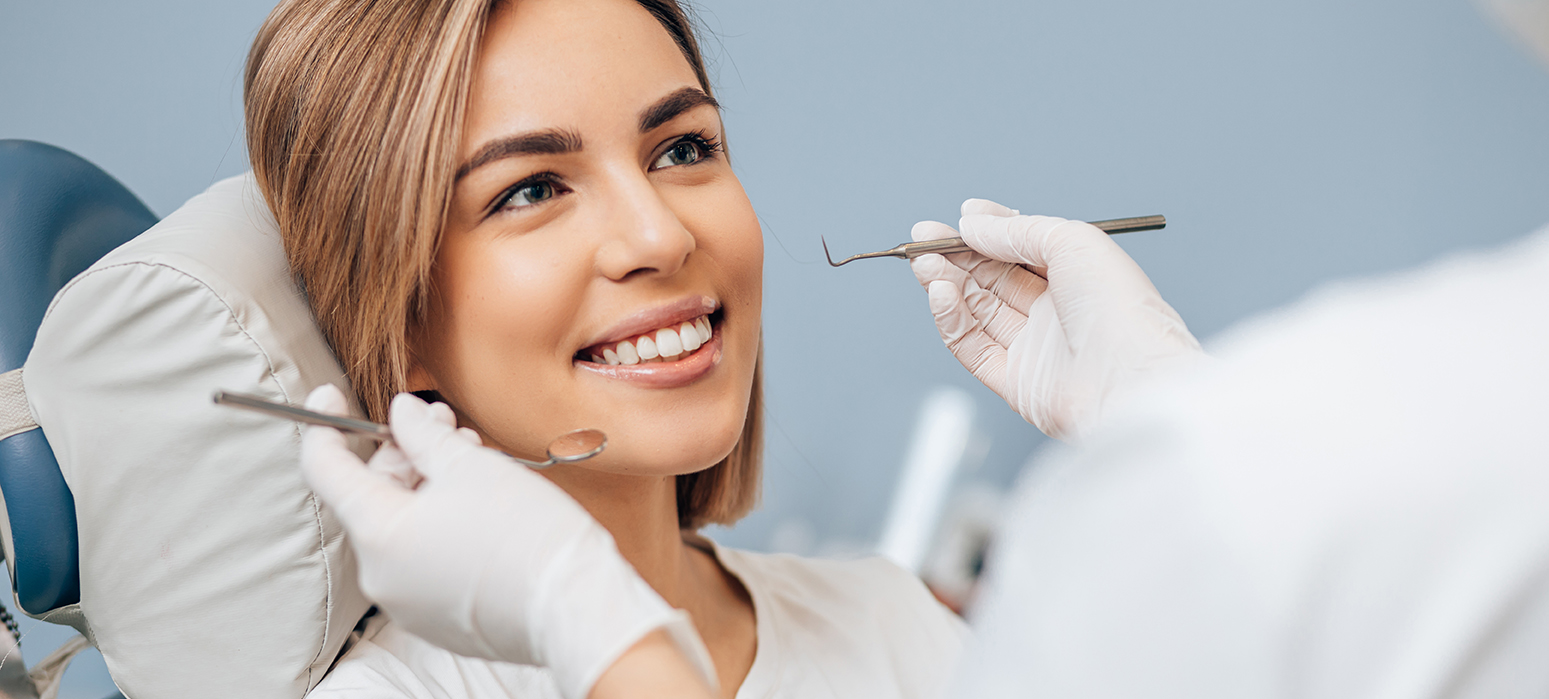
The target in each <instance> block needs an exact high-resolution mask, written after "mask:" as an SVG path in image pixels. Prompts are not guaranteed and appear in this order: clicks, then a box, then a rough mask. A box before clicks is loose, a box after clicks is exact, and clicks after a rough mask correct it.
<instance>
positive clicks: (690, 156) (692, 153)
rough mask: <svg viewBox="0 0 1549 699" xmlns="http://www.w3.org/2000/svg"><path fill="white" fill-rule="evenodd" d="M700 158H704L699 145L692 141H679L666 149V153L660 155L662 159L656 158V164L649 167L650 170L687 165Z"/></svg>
mask: <svg viewBox="0 0 1549 699" xmlns="http://www.w3.org/2000/svg"><path fill="white" fill-rule="evenodd" d="M702 157H704V153H702V152H700V150H699V144H697V143H694V142H692V141H680V142H678V143H675V144H673V146H672V147H671V148H668V149H667V152H666V153H662V157H660V158H657V159H656V163H655V164H654V165H652V166H651V167H652V169H657V168H664V167H672V166H674V165H689V164H691V163H696V162H699V159H700V158H702Z"/></svg>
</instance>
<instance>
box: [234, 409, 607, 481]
mask: <svg viewBox="0 0 1549 699" xmlns="http://www.w3.org/2000/svg"><path fill="white" fill-rule="evenodd" d="M213 398H214V400H215V403H216V404H217V405H226V406H231V407H233V408H243V409H245V410H252V411H254V412H259V413H263V414H265V415H270V416H273V417H279V418H285V419H287V420H295V421H296V422H304V423H307V424H309V425H322V426H324V427H332V428H334V429H336V430H340V431H342V432H352V433H354V434H359V435H365V436H366V437H369V438H371V439H374V440H377V441H379V442H391V441H393V431H392V429H391V428H389V427H388V426H387V425H383V424H381V423H378V422H371V421H369V420H359V419H356V418H350V417H341V416H339V415H329V414H327V413H319V412H316V411H313V410H307V409H306V408H302V407H299V406H295V405H290V404H289V403H276V402H274V401H270V400H265V399H263V398H259V397H258V396H251V395H247V394H245V393H233V392H231V391H216V392H215V395H214V396H213ZM607 447H608V436H607V435H606V434H603V432H602V430H593V429H579V430H574V431H571V432H566V433H565V434H562V435H560V436H559V437H557V438H555V440H554V441H552V442H550V443H549V448H548V450H547V452H546V454H547V456H548V457H549V458H548V460H547V461H528V460H527V459H523V458H520V457H515V456H511V458H512V459H513V460H515V461H516V462H518V463H520V464H522V465H524V466H526V467H528V468H533V469H545V468H548V467H550V466H553V465H555V464H573V463H576V462H578V461H585V460H587V459H590V458H592V457H594V456H596V455H598V454H601V453H602V450H603V449H606V448H607ZM507 456H510V454H507Z"/></svg>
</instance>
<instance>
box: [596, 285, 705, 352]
mask: <svg viewBox="0 0 1549 699" xmlns="http://www.w3.org/2000/svg"><path fill="white" fill-rule="evenodd" d="M719 307H720V304H718V303H716V301H715V299H713V298H710V297H709V296H703V295H699V294H695V295H693V296H685V297H683V298H681V299H678V300H677V301H673V302H671V303H665V304H662V305H660V306H656V307H654V308H647V309H645V310H643V311H639V312H637V313H634V314H631V315H630V316H628V317H626V318H624V319H623V320H620V321H619V322H617V323H614V324H613V327H610V328H608V329H607V330H606V331H604V332H603V333H602V334H601V335H599V336H598V337H597V339H595V340H592V341H591V342H588V343H586V344H585V345H583V346H582V349H585V348H588V347H596V346H597V345H606V344H612V343H615V342H622V341H624V340H632V339H634V338H636V337H639V336H641V335H644V334H646V333H648V332H650V331H652V330H656V329H657V328H663V327H667V326H670V325H677V324H679V323H686V322H688V321H691V320H693V319H695V318H698V317H699V316H702V315H707V314H710V313H714V312H715V311H716V309H717V308H719Z"/></svg>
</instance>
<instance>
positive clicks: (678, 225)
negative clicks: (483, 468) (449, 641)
mask: <svg viewBox="0 0 1549 699" xmlns="http://www.w3.org/2000/svg"><path fill="white" fill-rule="evenodd" d="M711 95H712V92H711V89H710V85H709V82H708V79H707V78H706V73H705V69H704V65H703V61H702V59H701V57H700V54H699V50H698V47H697V43H696V41H695V38H694V35H693V33H692V31H691V29H690V27H689V25H688V22H687V20H686V18H685V17H684V14H683V12H682V10H681V9H680V8H679V7H678V6H677V5H676V4H675V3H674V2H673V1H672V0H639V1H636V0H515V1H513V2H499V3H492V2H490V0H439V1H437V0H424V1H421V2H397V3H372V2H364V1H352V0H294V1H291V2H284V3H282V4H281V5H280V7H278V8H277V9H276V10H275V11H274V12H273V14H272V15H271V16H270V17H269V19H268V21H267V22H266V23H265V25H264V27H263V29H262V30H261V31H260V33H259V36H258V38H257V40H256V41H255V43H254V46H253V50H252V53H251V55H250V57H249V62H248V70H247V77H246V86H245V101H246V110H247V124H248V147H249V151H250V153H251V156H252V160H253V165H254V172H255V175H256V177H257V179H258V182H259V184H260V187H261V188H262V190H263V192H264V195H265V196H266V198H267V199H268V201H269V203H270V206H271V208H272V209H273V210H274V213H275V215H276V217H277V219H278V221H279V222H280V228H281V231H282V234H283V237H284V240H285V245H286V250H287V254H288V256H289V258H290V260H291V266H292V269H293V270H294V271H295V273H296V274H297V276H298V278H299V280H300V281H301V283H302V284H303V286H304V288H305V289H306V292H307V295H308V298H309V301H310V302H311V304H312V308H313V310H314V312H315V314H316V315H317V318H318V322H319V323H320V325H321V326H322V328H323V330H324V333H325V334H326V336H327V337H328V338H329V340H330V342H331V343H332V345H333V347H334V349H335V351H336V352H337V354H338V356H339V358H340V360H341V362H342V363H343V365H344V366H345V367H346V371H347V373H348V374H349V377H350V379H351V381H352V382H353V384H354V387H355V390H356V392H357V393H358V394H359V395H360V396H361V399H362V401H363V402H364V403H365V407H366V410H367V412H368V413H369V414H370V416H371V417H372V418H373V419H377V420H383V419H385V417H386V412H387V405H388V402H389V400H390V399H391V397H392V396H393V395H394V394H396V393H398V392H400V391H432V392H435V393H436V394H437V395H438V396H439V397H440V399H442V400H444V401H445V402H446V403H447V404H448V405H450V406H451V407H452V408H453V410H454V411H455V412H456V416H457V420H458V422H459V424H461V425H463V426H464V427H467V428H469V429H471V430H472V431H474V432H476V433H477V434H478V436H479V437H480V439H482V440H483V442H484V444H486V445H489V446H493V447H495V448H498V449H500V450H502V451H505V452H507V453H510V454H513V455H517V456H523V457H529V458H532V457H539V456H540V455H541V454H542V453H543V451H544V449H545V447H546V445H547V444H548V443H549V442H550V441H551V440H552V439H553V438H554V437H556V436H558V435H560V434H562V433H564V432H567V431H569V430H573V429H577V428H582V427H593V428H598V429H601V430H603V431H604V432H606V433H607V434H608V436H609V440H610V442H609V448H608V450H607V451H606V452H605V453H604V454H602V455H601V456H599V457H597V458H595V459H593V460H591V461H587V462H585V463H584V464H580V465H572V466H560V467H556V468H553V469H550V470H548V471H545V472H544V475H546V476H547V477H549V478H550V479H551V480H553V481H554V482H555V483H556V484H558V485H559V486H560V487H561V488H563V489H564V490H565V491H567V492H568V493H569V494H570V495H571V496H573V497H574V498H575V499H576V500H577V501H578V502H580V503H581V504H582V505H583V506H584V507H585V508H586V509H587V511H588V512H590V513H591V515H592V516H593V517H595V518H596V519H597V520H598V521H599V522H601V523H602V524H603V526H604V527H606V528H607V529H608V531H609V532H610V533H611V534H612V536H613V538H614V540H615V541H616V542H617V545H618V548H619V550H620V552H621V553H623V555H624V557H625V558H626V559H627V560H628V561H629V562H630V563H631V564H632V565H633V566H634V567H635V569H636V570H638V571H639V573H640V575H641V577H643V578H644V580H645V581H646V582H647V583H649V584H650V585H651V587H653V588H654V589H655V590H656V592H657V593H659V594H660V595H661V596H662V598H664V599H665V600H666V601H667V602H668V603H670V604H672V605H673V606H675V607H677V608H679V609H682V610H684V611H686V612H688V614H689V616H690V617H691V618H692V620H693V622H694V625H695V627H696V629H697V631H698V633H699V635H700V637H701V638H703V640H704V641H705V644H706V646H707V647H708V649H709V653H710V657H711V659H712V661H713V664H714V667H715V671H716V674H717V675H718V677H719V679H720V685H721V689H722V691H723V693H724V694H725V696H766V695H769V694H771V693H775V692H779V693H781V694H788V695H790V696H872V697H879V696H929V695H931V694H933V693H934V692H935V690H936V689H937V688H938V687H939V686H940V685H941V684H942V683H943V681H944V680H945V677H946V674H947V672H948V671H949V670H950V668H951V665H952V662H953V661H954V659H955V657H956V655H957V653H958V651H959V649H960V646H961V644H962V640H963V637H964V633H965V631H964V627H963V625H962V623H961V621H960V620H958V619H957V618H956V617H955V616H953V615H952V614H951V613H950V612H949V611H947V610H946V609H945V608H944V607H942V606H941V605H940V604H938V603H937V602H936V601H935V600H934V599H933V598H932V597H931V596H930V594H929V593H928V592H927V591H926V590H925V588H924V586H923V585H921V584H920V583H919V581H918V580H916V579H914V578H913V577H912V576H911V575H909V574H908V573H906V572H904V571H902V570H900V569H898V568H896V567H894V566H892V565H890V564H888V563H886V562H883V561H880V560H872V561H858V562H849V563H839V562H831V561H810V560H801V559H797V558H792V557H787V556H768V555H757V554H750V553H746V552H739V551H733V550H729V549H721V548H718V547H716V546H714V545H713V544H712V543H710V542H709V541H707V540H705V539H703V538H701V537H698V536H697V535H696V534H694V531H695V530H697V529H698V528H700V527H702V526H703V525H705V524H710V523H717V524H725V525H730V524H732V523H733V522H735V521H736V520H737V519H739V518H740V517H741V516H743V515H744V514H746V513H747V511H748V510H749V509H750V508H751V507H752V505H753V504H754V501H755V500H756V496H757V488H758V482H759V475H760V474H759V455H760V436H761V426H760V422H759V393H760V389H759V370H758V364H759V354H760V352H759V347H760V337H759V333H760V318H759V315H760V303H761V294H762V288H761V287H762V278H761V269H762V254H763V251H762V240H761V234H760V229H759V225H758V220H757V218H756V216H755V215H754V213H753V210H752V207H751V205H750V204H749V202H748V200H747V197H746V195H745V194H744V192H743V190H742V187H741V185H740V183H739V182H738V180H737V178H736V176H735V175H734V174H733V172H732V170H731V168H730V165H729V163H728V161H727V155H726V151H725V147H724V136H723V129H722V124H721V120H720V114H719V109H718V105H717V104H716V102H715V100H714V98H713V97H712V96H711ZM513 535H519V533H513ZM883 609H885V610H886V612H885V613H882V612H881V611H880V610H883ZM313 694H314V695H316V696H320V697H335V696H360V695H369V696H413V697H421V696H436V697H528V696H539V697H541V696H555V695H556V690H555V687H554V683H553V680H552V678H551V677H550V676H548V674H547V671H546V670H545V669H542V668H537V667H531V666H522V665H513V664H503V663H491V662H486V661H478V660H471V659H467V658H461V657H458V656H455V655H452V654H451V653H449V652H447V651H444V650H441V649H439V648H436V647H434V646H431V645H430V644H428V643H425V642H424V641H421V640H419V639H417V638H415V637H413V636H411V635H409V634H407V633H406V632H403V631H401V630H399V629H397V628H396V627H395V626H394V625H393V623H392V622H391V621H390V620H387V619H382V618H378V619H374V620H372V622H371V623H370V624H369V625H368V627H367V629H366V631H365V633H364V634H363V638H362V640H361V641H360V642H359V643H357V644H355V645H354V647H353V648H351V649H350V650H349V652H348V653H347V654H345V655H344V656H343V657H342V658H341V659H340V661H339V663H338V664H337V665H336V667H335V668H334V670H333V671H332V673H331V674H330V676H329V677H328V678H327V679H325V680H324V681H323V683H322V684H321V685H319V686H318V687H317V689H316V690H315V691H314V693H313Z"/></svg>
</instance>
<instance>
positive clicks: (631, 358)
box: [619, 340, 640, 366]
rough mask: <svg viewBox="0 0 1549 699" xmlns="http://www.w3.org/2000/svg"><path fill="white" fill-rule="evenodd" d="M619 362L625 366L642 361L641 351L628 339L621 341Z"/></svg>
mask: <svg viewBox="0 0 1549 699" xmlns="http://www.w3.org/2000/svg"><path fill="white" fill-rule="evenodd" d="M619 363H620V364H623V365H624V366H629V365H631V364H639V363H640V353H638V352H636V351H635V346H634V345H632V344H630V343H629V341H628V340H626V341H624V342H620V343H619Z"/></svg>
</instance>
